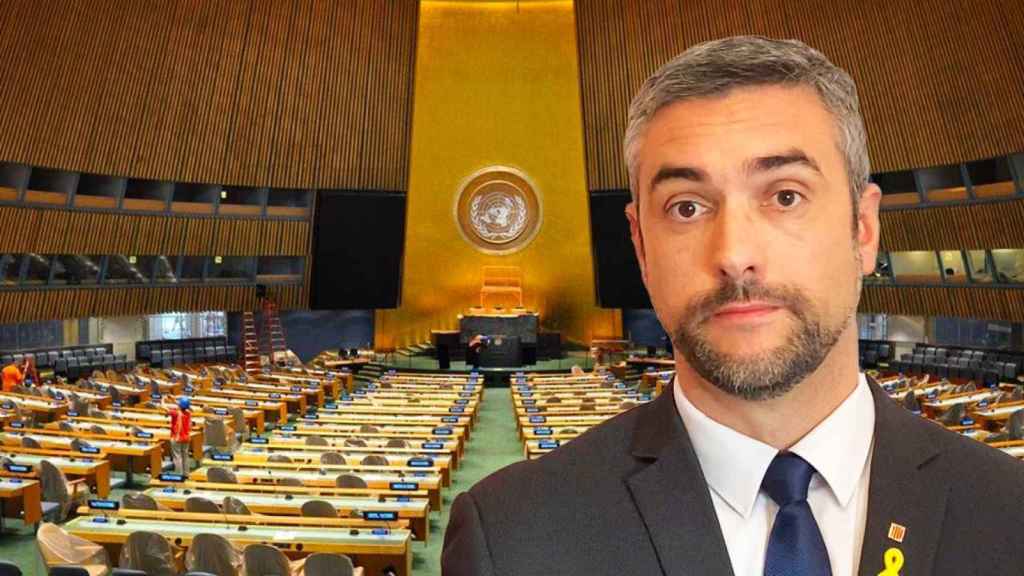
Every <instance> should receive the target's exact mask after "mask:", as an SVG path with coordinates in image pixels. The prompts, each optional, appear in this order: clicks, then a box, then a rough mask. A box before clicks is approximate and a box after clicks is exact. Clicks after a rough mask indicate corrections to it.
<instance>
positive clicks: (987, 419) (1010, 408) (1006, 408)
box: [974, 401, 1024, 430]
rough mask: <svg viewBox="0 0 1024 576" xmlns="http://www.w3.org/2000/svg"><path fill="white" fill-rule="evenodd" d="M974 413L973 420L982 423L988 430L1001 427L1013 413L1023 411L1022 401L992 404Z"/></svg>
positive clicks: (1023, 402) (1023, 403) (1023, 404)
mask: <svg viewBox="0 0 1024 576" xmlns="http://www.w3.org/2000/svg"><path fill="white" fill-rule="evenodd" d="M979 408H981V409H979V410H976V411H975V412H974V418H975V419H977V420H978V421H979V422H981V423H983V424H984V425H985V427H986V428H988V429H989V430H996V429H998V428H1001V427H1003V425H1005V424H1006V421H1007V420H1009V419H1010V416H1012V415H1013V414H1014V413H1015V412H1017V411H1020V410H1024V401H1017V402H1005V403H999V404H993V405H991V406H987V407H984V408H982V407H981V406H980V405H979Z"/></svg>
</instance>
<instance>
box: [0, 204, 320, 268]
mask: <svg viewBox="0 0 1024 576" xmlns="http://www.w3.org/2000/svg"><path fill="white" fill-rule="evenodd" d="M0 230H3V234H0V253H2V252H6V253H22V252H35V253H38V254H169V255H183V254H184V255H196V256H202V255H207V256H208V255H223V256H303V255H308V254H309V234H310V224H309V222H308V221H305V220H256V219H229V218H189V217H184V216H146V215H136V214H116V213H108V212H84V211H75V210H57V209H49V208H47V209H35V208H22V207H15V206H0Z"/></svg>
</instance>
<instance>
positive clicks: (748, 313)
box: [711, 302, 782, 322]
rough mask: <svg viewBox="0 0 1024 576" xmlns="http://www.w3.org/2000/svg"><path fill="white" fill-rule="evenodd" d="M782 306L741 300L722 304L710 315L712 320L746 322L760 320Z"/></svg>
mask: <svg viewBox="0 0 1024 576" xmlns="http://www.w3.org/2000/svg"><path fill="white" fill-rule="evenodd" d="M781 308H782V307H781V306H778V305H776V304H771V303H768V302H742V303H736V304H727V305H725V306H722V307H721V308H719V309H718V310H716V311H715V313H714V314H713V315H712V316H711V319H712V320H722V321H727V322H748V321H754V320H761V319H763V318H766V317H768V316H770V315H771V314H773V313H775V312H777V311H779V310H780V309H781Z"/></svg>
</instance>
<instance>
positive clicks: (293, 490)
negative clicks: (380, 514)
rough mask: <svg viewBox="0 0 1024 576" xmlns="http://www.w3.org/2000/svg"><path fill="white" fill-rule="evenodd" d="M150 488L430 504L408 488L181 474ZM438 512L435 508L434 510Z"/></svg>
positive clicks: (425, 495)
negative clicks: (190, 477)
mask: <svg viewBox="0 0 1024 576" xmlns="http://www.w3.org/2000/svg"><path fill="white" fill-rule="evenodd" d="M149 484H150V486H152V487H154V488H156V487H159V488H164V489H166V488H176V489H179V490H188V491H189V492H191V491H193V490H216V491H221V492H229V493H231V494H232V495H236V497H238V496H241V495H244V494H275V495H278V496H281V497H285V496H287V495H291V497H292V498H298V497H300V496H309V497H315V496H326V497H331V498H376V499H378V500H380V499H382V498H384V499H387V498H410V499H413V500H423V501H425V502H427V503H429V502H430V495H429V494H428V493H427V490H426V489H416V490H410V489H409V486H398V487H397V488H398V489H396V490H392V489H391V488H337V487H333V486H326V487H321V486H286V485H284V484H218V483H216V482H199V481H197V480H182V479H181V478H180V476H179V475H178V474H161V475H160V476H159V477H157V479H155V480H151V481H150V483H149ZM432 510H436V508H432Z"/></svg>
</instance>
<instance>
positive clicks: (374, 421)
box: [298, 414, 470, 440]
mask: <svg viewBox="0 0 1024 576" xmlns="http://www.w3.org/2000/svg"><path fill="white" fill-rule="evenodd" d="M298 422H299V423H302V424H309V423H319V424H322V425H328V426H329V425H332V424H340V425H356V426H362V425H369V426H395V427H399V426H414V427H420V428H421V427H423V426H434V427H440V426H450V427H452V428H455V429H459V430H462V431H463V435H464V436H465V437H466V440H469V439H470V437H469V430H470V425H469V424H470V417H469V416H468V415H466V414H450V415H447V416H430V415H425V414H422V415H421V414H416V415H409V416H402V415H395V414H390V415H389V414H347V415H345V416H331V415H329V414H328V415H324V416H320V415H319V414H314V415H305V416H302V417H300V418H299V419H298Z"/></svg>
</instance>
